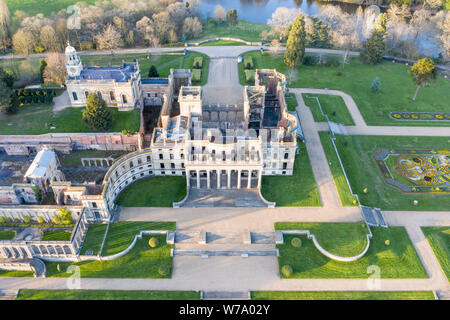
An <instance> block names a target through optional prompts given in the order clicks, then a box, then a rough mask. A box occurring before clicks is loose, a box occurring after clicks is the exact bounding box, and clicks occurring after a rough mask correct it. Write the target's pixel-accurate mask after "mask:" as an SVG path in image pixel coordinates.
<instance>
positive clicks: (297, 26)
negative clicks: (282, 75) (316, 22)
mask: <svg viewBox="0 0 450 320" xmlns="http://www.w3.org/2000/svg"><path fill="white" fill-rule="evenodd" d="M304 55H305V20H304V18H303V15H301V14H299V15H298V16H297V18H296V19H295V21H294V23H293V25H292V28H291V30H290V31H289V37H288V40H287V43H286V51H285V52H284V63H285V64H286V65H287V66H288V67H296V66H298V65H300V64H301V63H302V61H303V57H304Z"/></svg>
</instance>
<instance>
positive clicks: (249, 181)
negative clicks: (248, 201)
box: [247, 170, 253, 189]
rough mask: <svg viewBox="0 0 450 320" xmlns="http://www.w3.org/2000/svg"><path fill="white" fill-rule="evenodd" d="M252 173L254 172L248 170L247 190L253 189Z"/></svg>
mask: <svg viewBox="0 0 450 320" xmlns="http://www.w3.org/2000/svg"><path fill="white" fill-rule="evenodd" d="M252 171H253V170H248V180H247V189H251V187H252Z"/></svg>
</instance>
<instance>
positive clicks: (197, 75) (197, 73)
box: [192, 69, 202, 82]
mask: <svg viewBox="0 0 450 320" xmlns="http://www.w3.org/2000/svg"><path fill="white" fill-rule="evenodd" d="M201 79H202V69H193V70H192V81H193V82H200V80H201Z"/></svg>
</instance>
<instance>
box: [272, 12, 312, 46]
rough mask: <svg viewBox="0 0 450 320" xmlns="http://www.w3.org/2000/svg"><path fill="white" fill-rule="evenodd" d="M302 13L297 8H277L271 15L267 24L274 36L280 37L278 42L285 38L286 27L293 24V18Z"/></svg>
mask: <svg viewBox="0 0 450 320" xmlns="http://www.w3.org/2000/svg"><path fill="white" fill-rule="evenodd" d="M299 14H302V15H303V16H304V14H303V11H302V10H301V9H299V8H286V7H279V8H277V9H276V10H275V11H274V12H273V13H272V17H271V18H270V19H269V20H268V21H267V24H268V25H269V26H271V27H272V30H273V32H274V34H276V35H277V36H279V37H280V40H281V39H283V38H286V37H287V34H288V27H289V25H290V24H291V23H293V22H294V20H295V18H297V16H298V15H299Z"/></svg>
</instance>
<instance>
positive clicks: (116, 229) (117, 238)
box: [94, 221, 175, 257]
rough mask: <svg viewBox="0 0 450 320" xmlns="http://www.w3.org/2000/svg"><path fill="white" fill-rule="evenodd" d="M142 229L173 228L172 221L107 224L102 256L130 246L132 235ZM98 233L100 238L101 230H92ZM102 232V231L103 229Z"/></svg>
mask: <svg viewBox="0 0 450 320" xmlns="http://www.w3.org/2000/svg"><path fill="white" fill-rule="evenodd" d="M143 230H175V223H174V222H131V221H123V222H116V223H112V224H111V225H110V226H109V230H108V235H107V236H106V241H105V245H104V247H103V251H102V256H105V257H106V256H110V255H113V254H116V253H119V252H121V251H123V250H125V249H126V248H128V247H129V246H130V244H131V243H132V242H133V239H134V236H135V235H137V234H138V233H139V232H140V231H143ZM94 232H95V233H96V234H99V235H98V236H97V238H98V239H99V238H100V235H101V234H102V230H100V229H96V230H95V231H94ZM103 234H104V231H103Z"/></svg>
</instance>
